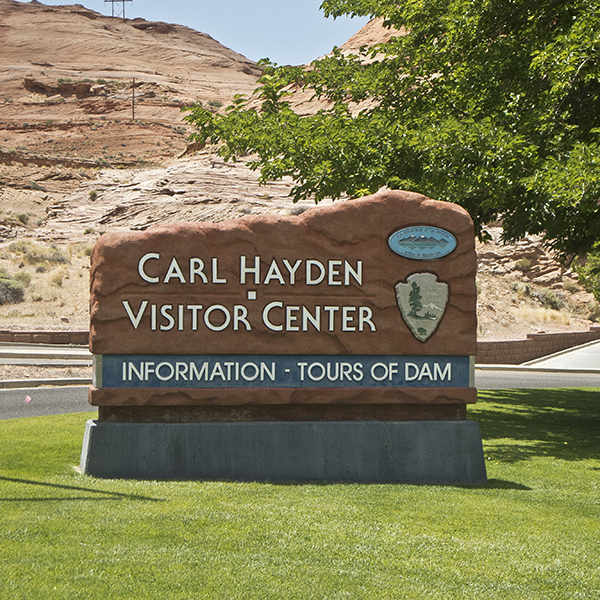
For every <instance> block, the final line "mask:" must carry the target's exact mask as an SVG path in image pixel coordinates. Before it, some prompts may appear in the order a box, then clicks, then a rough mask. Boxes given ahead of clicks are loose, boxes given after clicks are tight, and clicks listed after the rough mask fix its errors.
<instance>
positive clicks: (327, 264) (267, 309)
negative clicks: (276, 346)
mask: <svg viewBox="0 0 600 600" xmlns="http://www.w3.org/2000/svg"><path fill="white" fill-rule="evenodd" d="M160 258H161V255H160V253H158V252H148V253H147V254H144V255H143V256H142V257H141V258H140V260H139V261H138V274H139V276H140V277H141V278H142V279H143V280H144V281H145V282H147V283H151V284H160V283H162V284H169V283H171V282H173V283H179V284H196V283H200V284H216V285H218V284H227V283H228V281H227V279H226V278H225V277H221V276H220V275H219V259H218V258H217V257H213V258H211V259H210V261H209V262H206V261H205V260H204V259H202V258H199V257H191V258H189V259H186V260H185V261H183V260H181V259H180V260H178V259H177V257H173V258H172V259H171V261H170V263H169V267H168V268H167V269H166V270H164V269H163V271H162V272H161V271H160V269H159V268H157V265H156V264H155V263H154V262H153V261H156V260H160ZM182 264H183V265H184V266H185V268H183V267H182ZM297 282H301V283H304V284H306V285H315V286H316V285H320V284H322V285H326V286H350V285H355V286H358V287H362V284H363V263H362V261H360V260H358V261H356V263H355V264H351V263H350V262H349V261H347V260H340V259H331V260H326V261H319V260H316V259H297V260H293V261H292V260H288V259H287V258H284V259H281V260H280V261H278V260H277V259H273V260H272V261H271V263H270V265H269V267H268V269H266V271H264V270H262V269H261V257H260V256H255V257H254V258H253V259H249V258H248V257H247V256H240V261H239V284H240V285H244V286H248V285H249V286H260V285H262V286H265V285H267V286H268V285H270V284H272V283H277V284H279V285H296V283H297ZM247 299H248V300H250V301H254V300H256V299H257V291H256V290H251V291H247ZM121 302H122V304H123V307H124V309H125V312H126V314H127V317H128V318H129V321H130V322H131V325H132V326H133V328H134V329H136V330H137V329H138V327H140V324H141V323H142V319H143V318H144V316H146V315H148V316H149V319H148V324H149V328H150V330H151V331H171V330H175V331H184V330H191V331H197V330H198V329H199V328H201V327H205V328H206V329H208V330H210V331H216V332H220V331H225V330H229V331H252V328H253V324H252V323H251V322H250V317H249V311H248V306H247V305H246V304H233V305H228V306H226V305H225V304H211V305H208V306H205V305H203V304H196V303H193V304H192V303H190V304H187V303H186V304H170V303H164V304H156V303H151V302H150V300H149V299H148V300H146V299H142V300H140V301H139V303H138V304H137V306H134V305H132V303H130V302H129V300H122V301H121ZM261 322H262V325H264V327H266V328H267V329H269V330H270V331H275V332H278V331H286V332H295V331H297V332H302V331H312V330H314V331H328V332H334V331H343V332H364V331H367V332H373V331H377V327H376V325H375V323H374V322H373V312H372V310H371V308H370V307H368V306H353V305H329V304H328V305H318V304H317V305H310V306H308V305H304V304H302V305H301V304H284V302H282V301H279V300H275V301H271V302H269V303H268V304H266V305H264V306H263V307H262V309H261Z"/></svg>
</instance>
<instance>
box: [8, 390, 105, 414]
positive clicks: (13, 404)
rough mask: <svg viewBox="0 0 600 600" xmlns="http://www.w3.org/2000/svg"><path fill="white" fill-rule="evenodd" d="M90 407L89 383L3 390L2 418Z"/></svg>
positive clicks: (57, 412)
mask: <svg viewBox="0 0 600 600" xmlns="http://www.w3.org/2000/svg"><path fill="white" fill-rule="evenodd" d="M90 410H94V407H93V406H91V405H90V404H89V403H88V386H87V385H78V386H68V387H52V388H45V387H44V388H29V389H28V388H18V389H5V390H0V420H3V419H21V418H23V417H43V416H46V415H60V414H67V413H75V412H88V411H90Z"/></svg>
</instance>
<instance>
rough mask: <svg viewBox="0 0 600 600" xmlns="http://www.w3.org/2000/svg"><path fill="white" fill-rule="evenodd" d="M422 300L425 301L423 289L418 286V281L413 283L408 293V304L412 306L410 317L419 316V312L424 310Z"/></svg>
mask: <svg viewBox="0 0 600 600" xmlns="http://www.w3.org/2000/svg"><path fill="white" fill-rule="evenodd" d="M421 300H423V296H422V295H421V288H420V287H419V286H418V285H417V282H416V281H413V282H412V284H411V286H410V292H408V304H409V306H410V313H408V316H409V317H418V316H419V312H420V311H421V309H422V308H423V304H422V303H421Z"/></svg>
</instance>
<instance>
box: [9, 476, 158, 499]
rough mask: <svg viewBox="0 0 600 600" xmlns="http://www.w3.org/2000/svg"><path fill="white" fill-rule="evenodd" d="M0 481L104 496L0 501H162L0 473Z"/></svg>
mask: <svg viewBox="0 0 600 600" xmlns="http://www.w3.org/2000/svg"><path fill="white" fill-rule="evenodd" d="M0 481H8V482H10V483H24V484H27V485H39V486H42V487H50V488H58V489H62V490H74V491H78V492H90V493H92V494H104V496H105V497H101V498H90V497H87V496H84V497H79V496H78V497H71V496H69V497H60V498H0V502H17V501H18V502H23V501H26V502H37V501H44V500H140V501H143V502H164V500H162V499H161V498H150V497H149V496H140V495H138V494H124V493H122V492H111V491H107V490H96V489H94V488H85V487H80V486H76V485H62V484H60V483H46V482H45V481H31V480H29V479H16V478H14V477H3V476H1V475H0Z"/></svg>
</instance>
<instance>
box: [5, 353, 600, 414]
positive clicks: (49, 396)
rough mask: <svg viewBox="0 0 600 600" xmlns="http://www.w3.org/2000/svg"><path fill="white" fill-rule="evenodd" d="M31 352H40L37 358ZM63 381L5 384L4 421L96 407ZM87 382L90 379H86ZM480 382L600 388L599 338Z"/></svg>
mask: <svg viewBox="0 0 600 600" xmlns="http://www.w3.org/2000/svg"><path fill="white" fill-rule="evenodd" d="M0 346H1V347H3V348H0V361H1V360H2V359H4V360H19V361H21V360H37V361H38V364H40V363H41V362H43V361H55V360H56V361H58V360H60V361H65V360H66V361H82V362H88V361H90V359H91V355H90V354H89V352H88V351H87V350H86V349H84V348H72V349H65V348H62V347H61V348H40V347H39V345H37V348H35V349H34V348H26V349H24V350H20V349H18V348H16V347H14V346H13V347H12V348H8V349H6V347H5V346H6V345H5V344H2V345H0ZM27 352H29V355H28V354H27ZM31 352H36V353H37V354H36V356H35V358H32V356H31ZM12 364H14V363H12ZM3 383H9V382H0V387H2V384H3ZM60 383H61V382H60V381H52V382H50V381H49V382H46V384H45V385H53V386H54V387H33V386H34V385H44V382H43V381H38V382H36V383H35V384H34V383H33V381H29V382H25V381H24V382H10V385H11V387H10V388H9V389H0V420H2V419H19V418H22V417H37V416H45V415H52V414H65V413H74V412H89V411H91V410H94V408H93V407H92V406H90V405H89V404H88V400H87V393H88V386H87V385H64V386H57V384H60ZM64 383H66V382H64ZM71 383H79V382H77V381H73V382H71ZM83 383H88V382H85V381H81V384H83ZM28 384H29V385H28ZM27 385H28V387H25V386H27ZM475 387H477V388H478V389H481V390H493V389H524V388H582V387H593V388H600V342H592V343H590V344H584V345H582V346H578V347H577V348H572V349H570V350H566V351H563V352H558V353H556V354H554V355H552V356H548V357H544V358H543V359H537V360H535V361H531V362H529V363H526V364H524V365H517V366H512V365H476V367H475Z"/></svg>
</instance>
